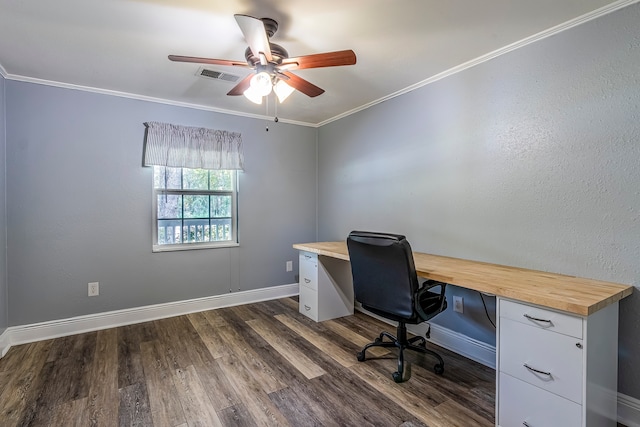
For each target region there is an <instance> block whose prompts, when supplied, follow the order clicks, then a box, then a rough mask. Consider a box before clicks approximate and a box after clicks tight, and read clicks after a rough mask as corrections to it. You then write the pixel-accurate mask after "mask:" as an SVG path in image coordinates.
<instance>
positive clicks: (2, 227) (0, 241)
mask: <svg viewBox="0 0 640 427" xmlns="http://www.w3.org/2000/svg"><path fill="white" fill-rule="evenodd" d="M5 85H6V83H5V80H4V77H2V76H0V334H2V332H4V330H5V329H6V328H7V326H8V322H9V314H8V310H9V303H8V290H7V205H6V204H5V200H6V199H5V195H6V179H5V176H6V175H5V171H6V164H7V163H6V161H5V148H6V140H5Z"/></svg>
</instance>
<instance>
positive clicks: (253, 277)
mask: <svg viewBox="0 0 640 427" xmlns="http://www.w3.org/2000/svg"><path fill="white" fill-rule="evenodd" d="M6 86H7V87H6V98H7V99H6V100H7V114H6V116H7V182H8V186H7V206H8V207H9V208H8V209H7V218H8V241H9V254H8V273H9V280H8V283H9V300H10V301H11V305H10V307H9V308H10V309H9V324H10V325H23V324H29V323H33V322H40V321H46V320H51V319H61V318H68V317H71V316H78V315H84V314H91V313H99V312H104V311H108V310H116V309H124V308H129V307H138V306H143V305H148V304H157V303H163V302H168V301H179V300H185V299H191V298H198V297H205V296H211V295H220V294H224V293H228V292H230V290H231V291H234V292H235V291H238V290H250V289H257V288H264V287H269V286H274V285H283V284H290V283H295V282H296V276H295V274H297V251H295V250H294V249H293V248H292V246H291V245H292V244H293V243H296V242H301V241H312V240H314V239H315V235H316V221H315V215H316V195H315V186H316V130H315V129H312V128H306V127H300V126H292V125H287V124H280V123H279V124H277V125H276V124H274V123H270V124H269V128H270V131H269V132H265V122H264V121H262V120H253V119H247V118H242V117H237V116H230V115H224V114H217V113H212V112H207V111H200V110H194V109H188V108H179V107H173V106H168V105H162V104H156V103H149V102H143V101H136V100H130V99H125V98H118V97H112V96H107V95H97V94H93V93H88V92H81V91H75V90H67V89H60V88H54V87H48V86H42V85H35V84H30V83H23V82H16V81H7V82H6ZM147 121H160V122H169V123H175V124H181V125H187V126H202V127H208V128H213V129H224V130H230V131H236V132H241V133H242V137H243V141H244V147H245V172H243V173H240V176H239V188H240V195H239V200H238V205H239V237H240V246H239V247H235V248H219V249H204V250H191V251H178V252H165V253H152V252H151V232H152V220H151V207H152V205H151V194H152V188H151V187H152V169H151V168H144V167H142V146H143V137H144V130H145V127H144V125H143V123H144V122H147ZM288 260H293V261H294V272H289V273H287V272H285V262H286V261H288ZM92 281H98V282H100V296H98V297H92V298H88V297H87V283H88V282H92Z"/></svg>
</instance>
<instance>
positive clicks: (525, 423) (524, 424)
mask: <svg viewBox="0 0 640 427" xmlns="http://www.w3.org/2000/svg"><path fill="white" fill-rule="evenodd" d="M522 425H523V426H524V427H531V426H530V425H529V423H528V422H526V421H523V422H522Z"/></svg>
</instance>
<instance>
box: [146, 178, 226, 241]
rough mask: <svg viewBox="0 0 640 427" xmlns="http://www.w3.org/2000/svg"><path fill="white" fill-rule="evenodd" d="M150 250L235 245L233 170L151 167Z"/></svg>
mask: <svg viewBox="0 0 640 427" xmlns="http://www.w3.org/2000/svg"><path fill="white" fill-rule="evenodd" d="M153 200H154V209H153V216H154V218H153V219H154V224H155V226H154V233H153V250H154V251H166V250H182V249H196V248H212V247H221V246H235V245H237V242H238V237H237V235H238V232H237V228H238V220H237V176H236V171H235V170H205V169H187V168H172V167H165V166H154V167H153Z"/></svg>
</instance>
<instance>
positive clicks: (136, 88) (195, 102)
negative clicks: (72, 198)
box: [0, 0, 635, 125]
mask: <svg viewBox="0 0 640 427" xmlns="http://www.w3.org/2000/svg"><path fill="white" fill-rule="evenodd" d="M633 2H635V1H632V0H619V1H615V2H614V1H611V0H486V1H477V0H446V1H443V0H438V1H436V0H321V1H310V0H263V1H257V0H226V1H216V0H181V1H178V0H109V1H105V0H102V1H99V0H57V1H35V0H31V1H29V0H0V72H2V74H3V75H5V77H7V78H9V79H15V80H26V81H42V82H45V83H51V84H55V85H61V86H66V87H73V86H81V87H87V88H92V89H94V90H97V91H101V92H108V93H109V92H117V93H121V94H126V95H127V96H133V97H140V98H143V99H149V98H154V99H158V100H162V101H164V102H170V103H176V104H186V105H192V106H198V107H201V108H206V109H211V110H215V111H227V112H232V113H235V114H242V115H249V116H264V115H266V106H265V105H262V106H259V105H255V104H253V103H251V102H249V101H248V100H247V99H246V98H244V97H242V96H239V97H238V96H236V97H230V96H226V93H227V92H228V91H229V90H230V89H231V88H232V87H233V86H234V83H231V82H226V81H220V80H210V79H205V78H202V77H198V76H196V72H197V70H198V68H199V65H197V64H186V63H175V62H170V61H169V60H168V59H167V55H169V54H176V55H187V56H203V57H211V58H218V59H232V60H241V61H244V50H245V48H246V43H245V41H244V39H243V36H242V33H241V32H240V29H239V28H238V26H237V24H236V21H235V19H234V17H233V15H234V14H235V13H241V14H247V15H251V16H255V17H258V18H261V17H269V18H273V19H275V20H276V21H278V22H279V24H280V27H279V29H278V32H277V33H276V34H275V35H274V37H273V39H272V41H273V42H274V43H278V44H280V45H282V46H283V47H285V48H286V49H287V50H288V51H289V55H290V56H301V55H307V54H313V53H322V52H329V51H334V50H343V49H353V50H354V51H355V53H356V55H357V64H356V65H353V66H343V67H334V68H320V69H308V70H299V71H295V73H296V74H298V75H299V76H301V77H303V78H305V79H307V80H309V81H311V82H312V83H314V84H315V85H317V86H320V87H321V88H323V89H325V91H326V92H325V93H324V94H322V95H320V96H319V97H316V98H308V97H307V96H306V95H304V94H302V93H300V92H295V93H294V94H293V95H291V96H290V97H289V99H287V100H286V102H285V103H284V104H281V105H278V111H277V115H278V117H280V119H281V120H283V121H290V122H296V123H303V124H310V125H318V124H322V123H326V122H328V121H330V120H332V119H335V118H337V117H340V116H343V115H346V114H349V112H352V111H356V110H359V109H362V108H364V107H366V106H367V105H371V104H374V103H376V102H380V101H381V100H384V99H386V98H388V97H390V96H393V95H394V94H397V93H399V92H403V91H405V90H407V89H410V88H411V87H416V86H419V85H421V84H424V83H425V81H429V79H433V78H434V76H437V75H438V74H439V73H444V72H447V70H451V69H452V68H454V67H459V66H460V65H461V64H465V63H467V62H469V61H473V60H475V59H477V58H481V57H483V56H485V55H488V54H490V53H491V52H495V51H496V50H500V49H503V48H505V47H506V46H509V45H511V44H513V43H517V42H520V41H522V40H525V39H528V38H530V37H531V36H533V35H536V34H539V33H541V32H543V31H546V30H548V29H551V28H553V27H556V26H559V25H565V26H566V25H567V24H566V23H568V22H569V24H568V25H572V24H575V23H577V22H580V20H581V19H583V18H590V17H592V16H596V15H599V14H601V13H603V12H605V11H608V10H611V9H615V8H618V7H620V6H623V5H626V4H630V3H633ZM600 8H602V9H600ZM594 11H596V12H594ZM584 15H587V16H586V17H585V16H584ZM578 17H582V18H581V19H578V20H576V18H578ZM561 28H564V27H561ZM503 50H506V49H503ZM2 68H4V70H2ZM208 68H210V69H215V70H218V71H223V72H227V73H232V74H236V75H241V76H245V75H246V74H247V73H248V72H250V70H248V69H243V68H234V67H222V66H209V67H208ZM269 107H270V110H269V113H268V115H270V116H273V115H274V102H273V101H271V102H270V106H269Z"/></svg>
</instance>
